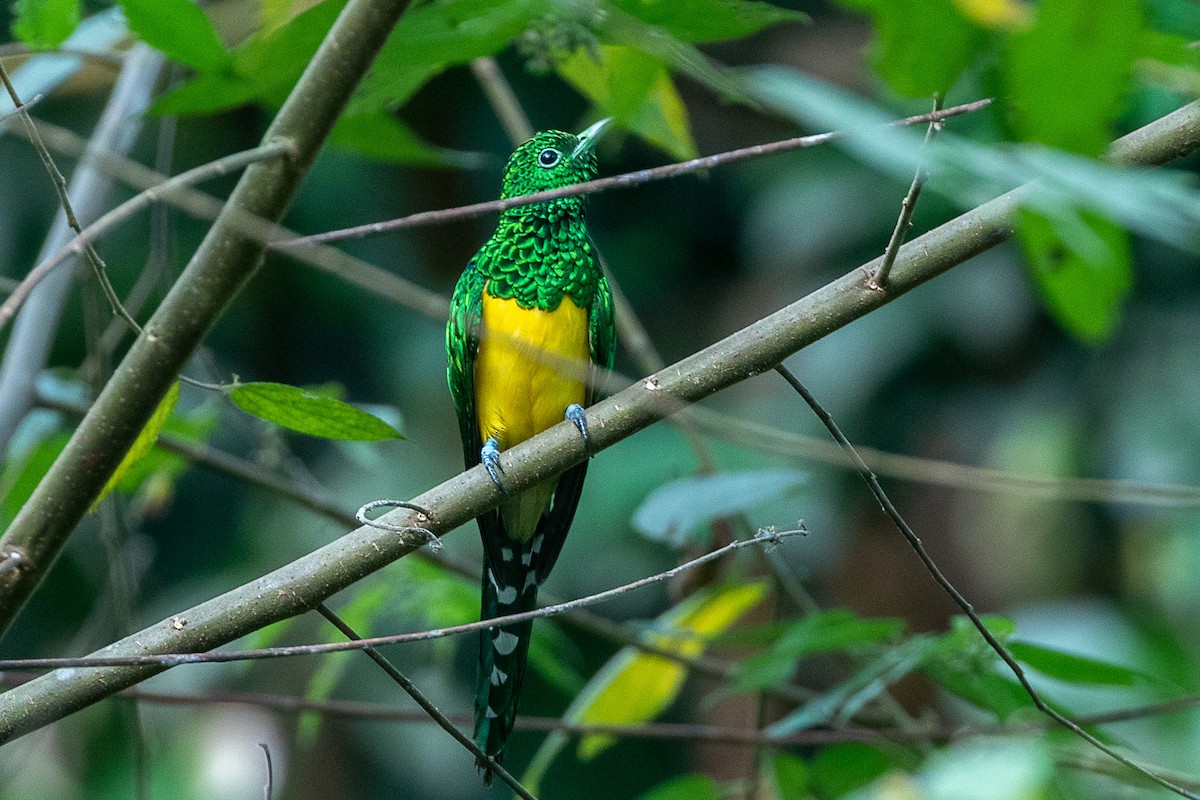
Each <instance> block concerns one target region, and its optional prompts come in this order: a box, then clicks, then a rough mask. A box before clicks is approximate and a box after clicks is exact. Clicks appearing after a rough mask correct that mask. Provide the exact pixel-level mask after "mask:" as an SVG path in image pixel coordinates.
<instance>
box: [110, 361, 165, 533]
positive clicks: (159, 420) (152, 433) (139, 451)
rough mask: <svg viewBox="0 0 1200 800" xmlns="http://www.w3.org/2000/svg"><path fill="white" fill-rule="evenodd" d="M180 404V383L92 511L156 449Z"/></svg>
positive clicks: (161, 406)
mask: <svg viewBox="0 0 1200 800" xmlns="http://www.w3.org/2000/svg"><path fill="white" fill-rule="evenodd" d="M178 402H179V383H178V382H176V383H174V384H172V385H171V388H170V389H168V390H167V394H166V396H165V397H163V399H162V401H161V402H159V404H158V408H156V409H154V413H153V414H151V415H150V420H149V421H148V422H147V423H146V427H144V428H142V432H141V433H139V434H138V437H137V439H135V440H134V442H133V447H130V448H129V452H128V453H126V454H125V458H123V459H121V463H120V464H118V465H117V469H116V471H115V472H113V474H112V477H110V478H109V479H108V483H106V484H104V489H102V490H101V492H100V496H99V497H97V498H96V501H95V502H94V503H92V508H91V510H92V511H95V510H96V509H97V508H99V507H100V503H101V502H103V500H104V498H106V497H108V496H109V494H111V493H112V490H113V489H115V488H117V484H118V483H120V482H121V479H122V478H124V477H125V474H126V473H128V472H129V468H130V467H132V466H133V465H134V464H136V463H137V462H138V460H139V459H141V458H142V457H143V456H144V455H146V454H147V453H149V452H150V448H152V447H154V443H155V442H157V441H158V434H159V431H161V430H162V427H163V425H165V424H166V423H167V418H168V417H170V416H171V412H172V411H174V410H175V404H176V403H178Z"/></svg>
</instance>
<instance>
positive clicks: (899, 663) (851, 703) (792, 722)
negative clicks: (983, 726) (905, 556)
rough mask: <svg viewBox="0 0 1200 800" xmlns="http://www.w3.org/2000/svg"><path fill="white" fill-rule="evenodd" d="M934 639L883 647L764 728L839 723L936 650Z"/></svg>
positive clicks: (779, 732)
mask: <svg viewBox="0 0 1200 800" xmlns="http://www.w3.org/2000/svg"><path fill="white" fill-rule="evenodd" d="M937 644H938V640H937V639H935V638H933V637H930V636H914V637H913V638H911V639H909V640H908V641H907V642H904V643H903V644H900V645H897V646H896V647H893V648H891V649H889V650H885V651H884V652H883V654H882V655H880V656H879V657H878V658H875V659H873V660H871V661H870V662H868V663H867V664H866V665H865V666H863V667H862V669H860V670H859V671H858V672H856V673H854V674H853V675H851V676H850V677H849V678H848V679H847V680H845V681H843V682H842V683H841V684H839V685H838V686H836V687H834V688H833V689H832V690H830V691H828V692H826V693H825V694H823V695H821V696H819V697H817V698H815V699H813V700H810V701H809V702H808V703H805V704H804V705H803V706H802V707H801V708H799V709H797V710H796V711H793V712H792V713H791V714H788V715H787V716H786V717H784V718H783V719H781V720H779V721H778V722H776V723H775V724H774V725H772V726H771V727H770V728H769V729H768V730H769V731H770V732H771V733H772V734H773V735H776V736H786V735H788V734H790V733H795V732H796V731H800V730H804V729H805V728H811V727H813V726H814V725H823V724H830V723H840V722H842V721H845V720H847V719H849V718H850V717H852V716H854V714H856V713H858V711H859V710H860V709H861V708H862V707H863V706H864V705H866V704H867V703H869V702H871V701H872V700H874V699H875V698H876V697H878V696H879V695H880V694H882V693H883V692H885V691H887V687H888V686H889V685H891V684H893V683H895V682H896V681H898V680H900V679H901V678H903V677H904V676H905V675H907V674H909V673H910V672H912V671H913V670H914V669H916V668H918V667H919V666H921V664H923V663H924V662H925V661H926V660H927V659H928V658H929V657H930V656H932V655H933V654H934V653H936V652H937Z"/></svg>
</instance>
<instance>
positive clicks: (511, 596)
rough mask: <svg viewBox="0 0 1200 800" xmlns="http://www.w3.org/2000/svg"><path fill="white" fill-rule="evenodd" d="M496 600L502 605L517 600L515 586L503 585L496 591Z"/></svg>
mask: <svg viewBox="0 0 1200 800" xmlns="http://www.w3.org/2000/svg"><path fill="white" fill-rule="evenodd" d="M496 600H497V601H499V603H500V605H502V606H511V605H512V604H513V603H515V602H516V601H517V587H515V586H505V587H504V588H503V589H500V590H499V591H497V592H496Z"/></svg>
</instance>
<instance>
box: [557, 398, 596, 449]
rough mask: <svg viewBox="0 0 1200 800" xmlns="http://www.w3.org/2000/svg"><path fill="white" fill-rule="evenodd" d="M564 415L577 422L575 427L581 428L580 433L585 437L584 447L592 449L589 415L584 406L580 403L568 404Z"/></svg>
mask: <svg viewBox="0 0 1200 800" xmlns="http://www.w3.org/2000/svg"><path fill="white" fill-rule="evenodd" d="M563 417H565V418H566V419H569V420H570V421H571V422H573V423H575V427H576V428H578V429H579V435H580V436H582V437H583V447H584V449H585V450H588V449H590V445H591V441H590V440H589V439H588V424H587V415H586V414H584V413H583V406H581V405H579V403H571V405H569V406H567V410H566V412H565V413H564V414H563Z"/></svg>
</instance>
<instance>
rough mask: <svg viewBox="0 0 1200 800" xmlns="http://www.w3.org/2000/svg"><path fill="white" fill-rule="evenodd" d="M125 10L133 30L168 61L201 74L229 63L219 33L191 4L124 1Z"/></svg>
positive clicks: (182, 1) (176, 0) (174, 0)
mask: <svg viewBox="0 0 1200 800" xmlns="http://www.w3.org/2000/svg"><path fill="white" fill-rule="evenodd" d="M121 7H122V8H123V9H124V10H125V17H126V19H128V20H129V28H130V30H132V31H133V32H134V33H136V34H137V35H138V36H140V37H142V41H144V42H145V43H146V44H148V45H150V46H151V47H153V48H155V49H157V50H161V51H162V52H163V54H164V55H166V56H167V57H168V58H170V59H172V60H174V61H178V62H179V63H180V64H185V65H187V66H189V67H191V68H192V69H195V70H198V71H201V72H203V71H207V70H214V69H218V68H219V67H221V66H222V65H224V64H226V63H228V61H229V54H228V53H226V52H225V47H224V45H222V44H221V40H220V39H219V38H218V37H217V31H216V29H215V28H213V25H212V23H211V22H210V21H209V19H208V16H207V15H205V13H204V12H203V11H201V10H200V7H199V6H197V5H196V4H195V3H193V2H191V0H121Z"/></svg>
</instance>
